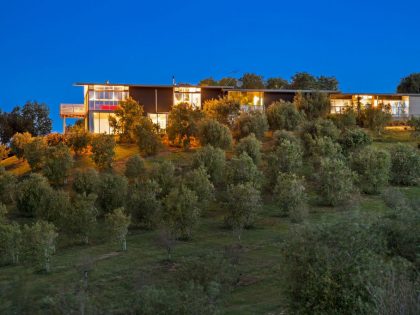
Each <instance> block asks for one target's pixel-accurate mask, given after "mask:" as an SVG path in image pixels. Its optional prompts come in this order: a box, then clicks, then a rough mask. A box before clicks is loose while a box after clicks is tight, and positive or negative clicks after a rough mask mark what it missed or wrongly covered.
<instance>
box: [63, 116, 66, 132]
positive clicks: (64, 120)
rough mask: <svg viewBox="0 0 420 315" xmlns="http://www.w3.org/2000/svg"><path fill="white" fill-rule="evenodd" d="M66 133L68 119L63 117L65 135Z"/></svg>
mask: <svg viewBox="0 0 420 315" xmlns="http://www.w3.org/2000/svg"><path fill="white" fill-rule="evenodd" d="M65 133H66V117H63V134H65Z"/></svg>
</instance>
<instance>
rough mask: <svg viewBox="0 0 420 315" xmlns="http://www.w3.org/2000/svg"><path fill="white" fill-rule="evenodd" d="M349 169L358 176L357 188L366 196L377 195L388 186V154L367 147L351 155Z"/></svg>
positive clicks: (389, 165)
mask: <svg viewBox="0 0 420 315" xmlns="http://www.w3.org/2000/svg"><path fill="white" fill-rule="evenodd" d="M351 168H352V170H353V171H355V172H356V173H357V174H358V180H357V182H358V184H359V185H358V186H359V187H360V189H361V190H362V191H363V192H365V193H367V194H377V193H379V192H380V190H381V189H382V188H383V187H384V186H385V185H386V184H388V180H389V173H390V170H391V158H390V154H389V153H388V152H387V151H385V150H380V149H376V148H374V147H371V146H368V147H365V148H363V149H361V150H360V151H358V152H355V153H353V154H352V155H351Z"/></svg>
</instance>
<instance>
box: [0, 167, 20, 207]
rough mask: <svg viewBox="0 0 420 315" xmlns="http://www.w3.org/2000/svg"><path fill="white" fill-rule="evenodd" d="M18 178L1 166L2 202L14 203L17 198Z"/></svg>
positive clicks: (0, 192)
mask: <svg viewBox="0 0 420 315" xmlns="http://www.w3.org/2000/svg"><path fill="white" fill-rule="evenodd" d="M16 183H17V178H16V176H15V175H13V174H12V173H10V172H7V171H6V170H5V169H4V167H3V166H0V203H4V204H6V205H8V204H12V203H13V202H14V200H15V194H16Z"/></svg>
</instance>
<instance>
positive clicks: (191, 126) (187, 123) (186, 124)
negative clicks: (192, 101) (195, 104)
mask: <svg viewBox="0 0 420 315" xmlns="http://www.w3.org/2000/svg"><path fill="white" fill-rule="evenodd" d="M202 117H203V114H202V112H201V111H200V110H198V109H194V108H192V107H191V106H190V105H189V104H187V103H181V104H178V105H176V106H174V107H172V110H171V111H170V112H169V116H168V126H167V128H166V132H167V134H168V139H169V140H170V141H171V142H172V143H174V144H176V145H182V147H183V148H184V149H187V148H189V147H190V144H191V138H192V137H196V136H197V134H198V122H199V121H200V120H201V119H202Z"/></svg>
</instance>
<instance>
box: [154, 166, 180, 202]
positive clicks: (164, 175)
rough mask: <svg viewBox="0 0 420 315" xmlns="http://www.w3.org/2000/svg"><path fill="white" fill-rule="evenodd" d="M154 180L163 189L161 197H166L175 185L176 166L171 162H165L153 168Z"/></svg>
mask: <svg viewBox="0 0 420 315" xmlns="http://www.w3.org/2000/svg"><path fill="white" fill-rule="evenodd" d="M152 179H153V180H154V181H155V182H156V183H157V184H158V185H159V187H160V189H161V193H160V196H161V197H163V196H166V195H167V194H168V193H169V191H170V190H171V189H172V188H173V187H174V185H175V166H174V165H173V163H172V162H171V161H168V160H164V161H163V162H161V163H159V164H158V165H157V166H155V167H154V168H153V171H152Z"/></svg>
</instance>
